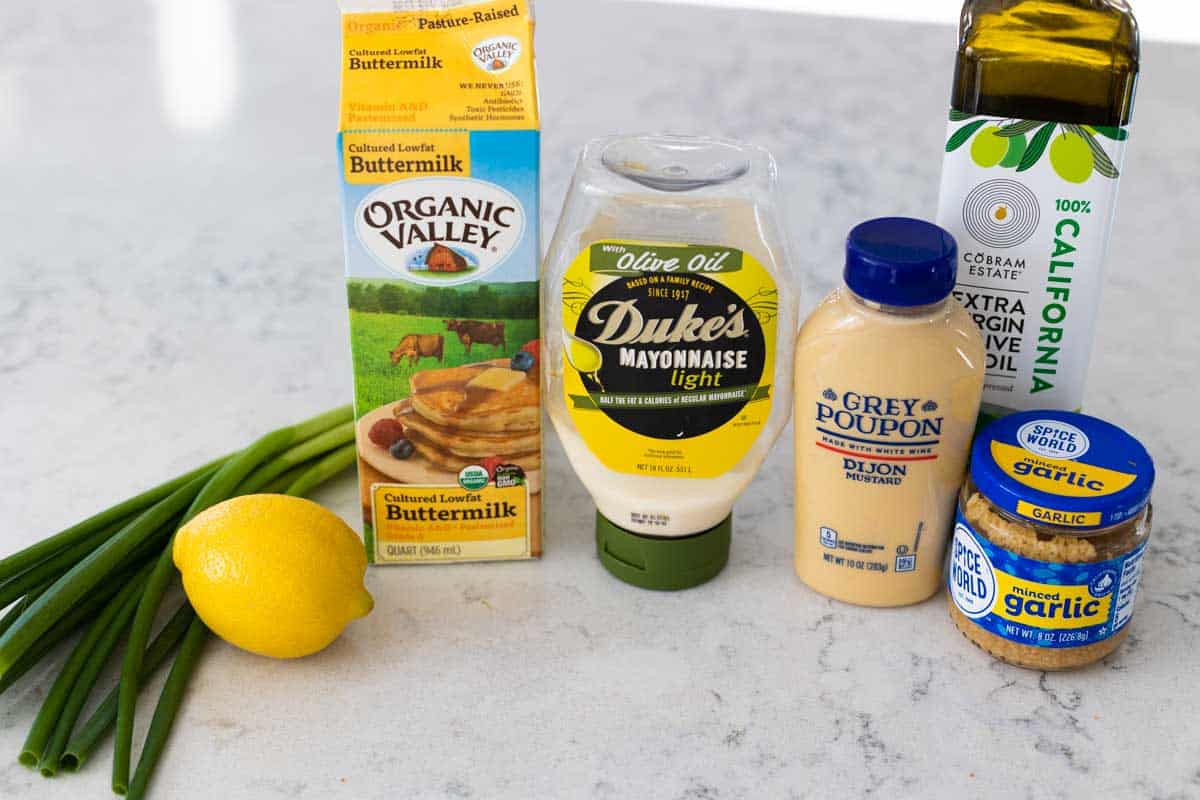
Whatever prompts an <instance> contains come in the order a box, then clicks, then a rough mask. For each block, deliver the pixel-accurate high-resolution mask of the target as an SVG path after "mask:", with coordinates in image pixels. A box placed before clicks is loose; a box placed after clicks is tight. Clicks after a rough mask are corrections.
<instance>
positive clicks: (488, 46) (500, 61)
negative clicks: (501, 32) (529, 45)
mask: <svg viewBox="0 0 1200 800" xmlns="http://www.w3.org/2000/svg"><path fill="white" fill-rule="evenodd" d="M520 57H521V40H520V39H517V38H514V37H512V36H493V37H492V38H491V39H484V40H483V41H482V42H480V43H479V44H477V45H475V46H474V47H473V48H471V58H472V60H474V62H475V66H477V67H479V68H480V69H481V70H483V71H484V72H490V73H492V74H493V75H499V74H500V73H501V72H507V71H508V70H510V69H512V66H513V65H514V64H516V63H517V60H518V59H519V58H520Z"/></svg>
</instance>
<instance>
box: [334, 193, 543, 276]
mask: <svg viewBox="0 0 1200 800" xmlns="http://www.w3.org/2000/svg"><path fill="white" fill-rule="evenodd" d="M354 216H355V220H354V229H355V233H356V234H357V236H358V240H359V241H360V242H361V243H362V245H363V247H365V248H366V250H367V252H369V253H370V254H371V255H372V256H373V257H374V258H375V260H376V261H378V262H379V263H380V264H381V265H382V266H384V267H385V268H387V269H388V270H389V271H391V272H394V273H396V274H398V275H400V276H402V277H404V278H405V279H407V280H410V281H413V282H414V283H420V284H424V285H427V286H453V285H455V284H459V283H466V282H468V281H472V280H476V279H478V278H480V277H482V276H483V275H485V274H486V273H488V272H490V271H492V270H493V269H495V268H496V267H498V266H499V265H500V264H502V263H503V262H504V261H505V259H507V258H508V257H509V255H511V254H512V251H513V249H514V248H515V247H516V246H517V244H519V243H520V241H521V237H522V234H523V233H524V231H525V210H524V208H522V206H521V202H520V201H519V200H517V198H516V197H514V196H513V195H512V194H510V193H509V192H508V191H506V190H504V189H502V188H500V187H499V186H496V185H495V184H492V183H487V182H485V181H477V180H473V179H470V178H422V179H417V180H409V181H397V182H396V183H389V184H387V185H385V186H380V187H379V188H377V189H375V191H373V192H371V193H370V194H368V195H367V196H366V197H364V198H363V200H362V202H361V203H359V204H358V208H357V209H356V210H355V213H354Z"/></svg>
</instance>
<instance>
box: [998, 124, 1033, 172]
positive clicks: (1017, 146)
mask: <svg viewBox="0 0 1200 800" xmlns="http://www.w3.org/2000/svg"><path fill="white" fill-rule="evenodd" d="M1028 144H1029V140H1028V139H1026V138H1025V134H1023V133H1018V134H1017V135H1016V136H1010V137H1008V152H1007V153H1005V154H1004V158H1002V159H1001V160H1000V166H1002V167H1004V168H1005V169H1012V168H1013V167H1015V166H1017V165H1018V164H1020V163H1021V156H1023V155H1025V148H1026V147H1027V146H1028Z"/></svg>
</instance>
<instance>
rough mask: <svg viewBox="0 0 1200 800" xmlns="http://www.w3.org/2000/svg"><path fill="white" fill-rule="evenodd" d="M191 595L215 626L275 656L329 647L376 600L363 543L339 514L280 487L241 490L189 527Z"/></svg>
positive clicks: (185, 556) (185, 549) (182, 545)
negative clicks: (243, 492) (248, 492)
mask: <svg viewBox="0 0 1200 800" xmlns="http://www.w3.org/2000/svg"><path fill="white" fill-rule="evenodd" d="M172 555H173V557H174V559H175V566H176V567H178V568H179V571H180V572H181V573H183V589H184V591H185V592H187V596H188V600H189V601H191V604H192V606H193V607H194V608H195V609H196V613H197V614H199V615H200V619H202V620H203V621H204V624H205V625H207V626H208V627H209V628H210V629H211V630H212V631H213V632H214V633H216V634H217V635H218V636H220V637H221V638H222V639H224V640H225V641H227V642H229V643H230V644H232V645H234V646H236V647H240V648H242V649H243V650H249V651H250V652H251V653H258V654H259V655H264V656H271V657H272V658H300V657H301V656H306V655H310V654H312V653H315V652H317V651H319V650H322V649H324V648H325V647H327V646H328V645H329V644H330V643H331V642H332V641H333V640H334V639H336V638H337V637H338V636H339V635H341V633H342V630H343V629H344V628H345V627H346V626H347V625H348V624H349V623H350V622H351V621H353V620H355V619H357V618H359V617H364V616H366V615H367V614H369V613H370V612H371V609H372V608H373V607H374V605H375V601H374V600H373V599H372V598H371V595H370V594H368V593H367V590H366V588H365V587H364V586H363V575H364V574H365V573H366V571H367V557H366V553H365V551H364V550H363V546H362V543H361V542H360V541H359V539H358V536H357V535H356V534H355V533H354V531H352V530H350V527H349V526H348V525H346V523H345V522H343V521H342V520H341V518H339V517H338V516H337V515H336V514H333V513H332V512H330V511H328V510H326V509H325V508H323V507H321V506H319V505H317V504H316V503H313V502H311V501H309V500H303V499H301V498H298V497H289V496H287V495H279V494H257V495H247V496H245V497H235V498H233V499H232V500H226V501H225V502H224V503H219V504H218V505H215V506H213V507H212V508H209V509H208V510H206V511H204V512H202V513H201V514H199V515H197V516H196V517H195V518H194V519H192V520H191V521H190V522H188V523H187V524H186V525H184V526H183V527H182V528H180V529H179V533H178V535H177V536H176V537H175V547H174V550H173V552H172Z"/></svg>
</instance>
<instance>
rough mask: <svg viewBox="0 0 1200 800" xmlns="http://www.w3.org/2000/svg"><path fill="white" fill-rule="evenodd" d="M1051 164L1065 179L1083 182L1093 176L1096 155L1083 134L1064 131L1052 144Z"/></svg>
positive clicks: (1072, 181)
mask: <svg viewBox="0 0 1200 800" xmlns="http://www.w3.org/2000/svg"><path fill="white" fill-rule="evenodd" d="M1050 165H1051V166H1053V167H1054V171H1055V172H1057V173H1058V177H1060V178H1062V179H1063V180H1064V181H1069V182H1071V183H1083V182H1084V181H1086V180H1087V179H1088V178H1090V177H1091V176H1092V169H1093V168H1094V167H1095V166H1096V157H1095V156H1094V155H1092V148H1090V147H1089V146H1088V143H1087V142H1085V141H1084V140H1083V137H1082V136H1080V135H1079V134H1077V133H1064V134H1063V135H1062V136H1056V137H1055V139H1054V142H1053V143H1052V144H1051V145H1050Z"/></svg>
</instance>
